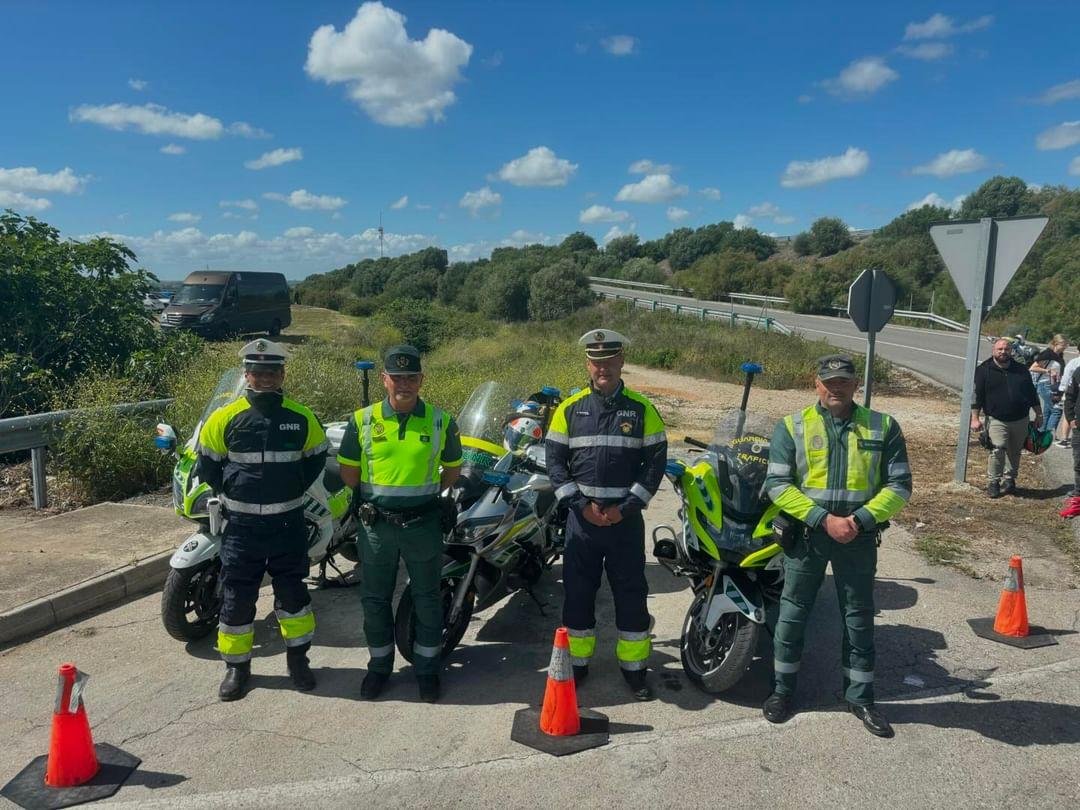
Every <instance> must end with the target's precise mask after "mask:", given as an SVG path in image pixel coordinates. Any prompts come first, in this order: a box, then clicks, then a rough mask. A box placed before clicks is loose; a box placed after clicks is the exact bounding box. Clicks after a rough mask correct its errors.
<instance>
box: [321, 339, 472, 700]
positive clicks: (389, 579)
mask: <svg viewBox="0 0 1080 810" xmlns="http://www.w3.org/2000/svg"><path fill="white" fill-rule="evenodd" d="M382 381H383V385H384V386H385V387H386V391H387V397H386V399H384V400H383V401H382V402H379V403H376V404H374V405H369V406H368V407H367V408H364V409H362V410H359V411H357V412H356V413H354V414H353V415H352V417H350V419H349V423H348V425H347V426H346V428H345V435H344V437H343V438H342V441H341V449H340V451H339V453H338V461H339V462H340V463H341V478H342V480H343V481H344V482H345V483H346V484H348V485H349V486H350V487H357V486H359V490H358V497H359V502H360V507H359V508H360V518H361V526H360V529H359V532H358V537H357V541H358V545H359V547H360V559H361V566H362V567H361V574H362V577H363V596H362V602H363V605H364V635H365V636H366V637H367V642H368V650H369V653H370V656H371V660H370V662H369V663H368V673H367V675H366V676H365V677H364V681H363V683H362V684H361V685H360V695H361V697H363V698H365V699H368V700H371V699H374V698H376V697H378V696H379V694H380V693H381V692H382V690H383V687H384V686H385V685H386V682H387V680H388V679H389V678H390V673H391V672H393V669H394V614H393V610H392V604H391V600H392V599H393V596H394V586H395V584H396V583H397V573H398V558H399V556H400V557H403V558H404V559H405V567H406V568H407V569H408V571H409V582H410V584H411V587H412V595H413V604H414V609H415V611H416V641H415V643H414V644H413V667H414V669H415V672H416V681H417V685H418V687H419V690H420V697H421V699H422V700H425V701H427V702H429V703H434V702H435V701H436V700H438V699H439V667H440V660H439V659H440V654H441V652H442V637H443V610H442V599H441V596H440V588H439V580H440V577H441V574H442V550H443V543H442V529H441V527H440V509H439V505H438V494H439V492H440V491H441V490H443V489H445V488H446V487H449V486H452V485H453V484H454V482H455V481H456V480H457V478H458V475H459V474H460V472H461V470H460V467H461V437H460V436H459V435H458V428H457V425H456V424H455V423H454V419H453V417H451V416H450V414H448V413H446V412H445V411H443V410H442V409H441V408H436V407H435V406H434V405H431V404H429V403H426V402H424V401H423V400H422V399H420V386H421V385H422V383H423V381H424V375H423V373H422V371H421V368H420V353H419V352H418V351H417V350H416V349H415V348H413V347H412V346H395V347H394V348H392V349H390V350H389V351H388V352H387V353H386V356H385V358H384V370H383V374H382Z"/></svg>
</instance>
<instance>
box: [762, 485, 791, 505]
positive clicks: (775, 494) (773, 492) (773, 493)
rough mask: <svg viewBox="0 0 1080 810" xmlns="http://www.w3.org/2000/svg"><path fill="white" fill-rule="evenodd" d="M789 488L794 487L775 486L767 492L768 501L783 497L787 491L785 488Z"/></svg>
mask: <svg viewBox="0 0 1080 810" xmlns="http://www.w3.org/2000/svg"><path fill="white" fill-rule="evenodd" d="M790 486H794V485H793V484H777V485H776V486H775V487H773V488H772V489H770V490H769V492H768V495H769V500H771V501H775V500H776V499H777V498H779V497H780V496H781V495H783V494H784V492H785V491H786V490H787V488H788V487H790Z"/></svg>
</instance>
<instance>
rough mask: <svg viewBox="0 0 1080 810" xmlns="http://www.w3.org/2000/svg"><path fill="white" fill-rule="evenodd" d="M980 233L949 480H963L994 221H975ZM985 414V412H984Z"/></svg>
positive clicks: (989, 271) (988, 276) (988, 218)
mask: <svg viewBox="0 0 1080 810" xmlns="http://www.w3.org/2000/svg"><path fill="white" fill-rule="evenodd" d="M979 227H980V229H981V230H982V233H981V234H980V236H979V242H978V254H977V255H976V259H975V273H974V275H973V276H972V279H971V296H970V298H969V300H970V301H972V302H974V303H973V304H972V307H971V319H970V320H969V321H968V342H967V354H966V357H965V360H964V388H963V392H962V393H961V395H960V429H959V431H957V437H956V467H955V468H954V470H953V480H954V481H956V483H958V484H962V483H964V482H965V480H967V460H968V442H969V441H970V439H971V400H972V398H973V395H974V393H975V366H977V365H978V363H979V340H980V339H981V334H980V333H981V331H982V319H983V307H984V306H985V303H984V302H985V300H986V298H985V294H986V283H987V279H992V278H993V275H992V271H991V267H990V264H991V263H992V262H993V258H994V252H993V250H992V249H991V244H990V242H991V240H992V239H993V234H994V220H993V219H991V218H990V217H983V218H982V219H981V220H979ZM984 417H985V414H984Z"/></svg>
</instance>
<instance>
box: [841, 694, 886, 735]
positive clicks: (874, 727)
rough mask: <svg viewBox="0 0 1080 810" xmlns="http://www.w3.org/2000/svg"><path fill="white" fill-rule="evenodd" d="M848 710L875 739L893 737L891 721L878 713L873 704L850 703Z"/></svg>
mask: <svg viewBox="0 0 1080 810" xmlns="http://www.w3.org/2000/svg"><path fill="white" fill-rule="evenodd" d="M848 708H849V709H851V713H852V714H853V715H855V716H856V717H858V718H859V719H860V720H862V722H863V725H864V726H866V730H867V731H869V732H870V733H871V734H873V735H874V736H875V737H885V738H889V737H891V736H893V727H892V726H891V725H889V721H888V720H886V719H885V715H883V714H882V713H881V712H880V711H878V709H877V707H876V706H874V704H873V703H866V704H863V705H857V704H855V703H849V704H848Z"/></svg>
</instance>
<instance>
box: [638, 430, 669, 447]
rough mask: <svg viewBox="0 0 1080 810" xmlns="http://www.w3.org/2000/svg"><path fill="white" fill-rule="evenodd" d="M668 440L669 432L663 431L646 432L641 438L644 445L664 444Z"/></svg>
mask: <svg viewBox="0 0 1080 810" xmlns="http://www.w3.org/2000/svg"><path fill="white" fill-rule="evenodd" d="M666 441H667V434H666V433H664V432H663V431H661V432H660V433H646V434H645V436H644V437H643V438H642V439H641V446H642V447H649V446H650V445H654V444H662V443H663V442H666Z"/></svg>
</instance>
